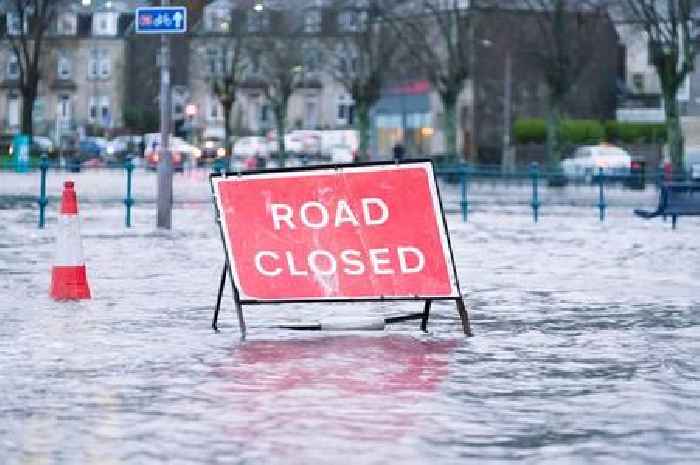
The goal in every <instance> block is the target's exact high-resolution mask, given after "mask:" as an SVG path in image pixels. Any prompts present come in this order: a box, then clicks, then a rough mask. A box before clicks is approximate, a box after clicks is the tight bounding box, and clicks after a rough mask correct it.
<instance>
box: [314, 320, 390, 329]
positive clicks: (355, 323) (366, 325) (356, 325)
mask: <svg viewBox="0 0 700 465" xmlns="http://www.w3.org/2000/svg"><path fill="white" fill-rule="evenodd" d="M321 329H322V330H325V331H355V330H365V331H381V330H383V329H384V318H382V317H355V318H353V317H337V318H327V319H325V320H321Z"/></svg>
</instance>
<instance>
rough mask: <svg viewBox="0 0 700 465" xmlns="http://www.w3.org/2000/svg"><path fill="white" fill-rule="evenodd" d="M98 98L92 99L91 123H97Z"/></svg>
mask: <svg viewBox="0 0 700 465" xmlns="http://www.w3.org/2000/svg"><path fill="white" fill-rule="evenodd" d="M97 100H98V98H97V97H90V103H89V107H90V108H89V114H88V119H89V120H90V122H91V123H94V122H95V121H97Z"/></svg>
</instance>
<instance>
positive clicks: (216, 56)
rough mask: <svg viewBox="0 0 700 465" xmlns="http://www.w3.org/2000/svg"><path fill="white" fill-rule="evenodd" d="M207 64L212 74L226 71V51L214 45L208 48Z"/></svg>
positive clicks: (215, 74)
mask: <svg viewBox="0 0 700 465" xmlns="http://www.w3.org/2000/svg"><path fill="white" fill-rule="evenodd" d="M207 66H208V69H209V74H210V75H212V76H218V75H221V74H223V73H224V51H223V50H222V49H221V48H219V47H217V48H213V47H212V48H208V49H207Z"/></svg>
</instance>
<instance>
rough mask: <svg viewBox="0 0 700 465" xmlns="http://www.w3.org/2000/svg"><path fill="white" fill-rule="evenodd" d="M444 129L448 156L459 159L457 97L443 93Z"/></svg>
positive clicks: (441, 97)
mask: <svg viewBox="0 0 700 465" xmlns="http://www.w3.org/2000/svg"><path fill="white" fill-rule="evenodd" d="M440 99H441V100H442V108H443V112H444V113H443V115H442V131H443V133H444V136H445V151H446V152H447V156H448V157H454V159H455V160H457V159H459V156H458V154H457V99H456V98H455V97H454V96H453V95H448V94H441V95H440Z"/></svg>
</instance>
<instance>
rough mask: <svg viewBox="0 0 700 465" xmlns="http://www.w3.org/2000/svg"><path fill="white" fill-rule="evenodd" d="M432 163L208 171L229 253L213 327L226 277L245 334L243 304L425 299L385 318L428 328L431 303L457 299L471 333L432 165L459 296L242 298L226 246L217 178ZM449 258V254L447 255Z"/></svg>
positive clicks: (464, 327) (223, 235)
mask: <svg viewBox="0 0 700 465" xmlns="http://www.w3.org/2000/svg"><path fill="white" fill-rule="evenodd" d="M425 163H429V164H430V166H431V168H432V167H433V162H432V160H430V159H412V160H406V161H401V162H365V163H345V164H328V165H313V166H300V167H291V168H274V169H264V170H254V171H226V172H219V173H211V174H210V175H209V183H210V187H211V193H212V203H213V205H214V211H215V213H216V222H217V223H218V224H219V232H220V234H221V242H222V244H223V248H224V255H225V257H226V259H225V262H224V266H223V269H222V271H221V280H220V282H219V292H218V295H217V300H216V307H215V309H214V316H213V319H212V324H211V327H212V329H213V330H215V331H218V326H217V324H218V319H219V311H220V309H221V300H222V297H223V292H224V288H225V286H226V278H227V277H228V280H229V281H230V282H231V288H232V290H233V301H234V305H235V309H236V315H237V317H238V324H239V327H240V330H241V334H242V336H243V337H245V335H246V331H247V330H246V323H245V318H244V316H243V305H267V304H278V303H328V302H390V301H421V302H425V305H424V307H423V311H422V312H420V313H412V314H408V315H400V316H396V317H390V318H386V320H385V321H386V323H397V322H401V321H406V320H421V324H420V328H421V330H422V331H426V329H427V325H428V320H429V318H430V307H431V304H432V302H433V301H444V300H447V301H450V300H451V301H454V302H455V304H456V306H457V311H458V313H459V317H460V320H461V323H462V330H463V331H464V334H465V335H466V336H472V331H471V327H470V323H469V314H468V311H467V308H466V305H465V303H464V297H463V294H462V291H461V288H460V285H459V278H458V276H457V268H456V265H455V261H454V253H453V251H452V242H451V240H450V234H449V229H448V227H447V220H446V219H445V211H444V208H443V205H442V198H441V197H440V188H439V185H438V183H437V179H436V177H435V170H434V169H431V171H432V173H433V179H432V182H433V183H434V186H435V189H436V196H437V200H438V208H439V210H440V211H439V212H435V213H436V214H438V213H439V217H438V220H439V219H440V218H441V219H442V227H443V228H444V232H445V238H446V241H447V244H446V245H447V250H448V251H449V260H450V265H451V267H452V269H451V270H448V271H451V274H452V279H453V280H454V286H455V287H456V291H457V295H456V296H437V297H435V296H419V295H416V296H412V297H403V296H402V297H380V298H365V297H342V298H303V299H274V300H259V299H243V298H241V295H240V292H239V289H238V287H237V286H236V281H235V279H234V272H233V269H232V267H231V266H230V263H231V262H232V257H229V249H228V247H227V245H226V244H227V241H226V232H225V231H224V224H223V223H224V221H225V219H224V217H223V214H222V212H221V211H220V209H219V205H218V202H217V196H216V191H215V189H214V179H216V178H222V179H226V178H227V177H234V176H235V177H238V176H250V175H260V174H274V173H294V172H309V171H320V170H324V171H328V170H342V169H344V168H362V167H382V166H385V167H391V166H396V165H412V164H425ZM446 258H447V257H446ZM290 329H320V328H317V327H315V326H308V327H304V326H299V327H295V328H290Z"/></svg>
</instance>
